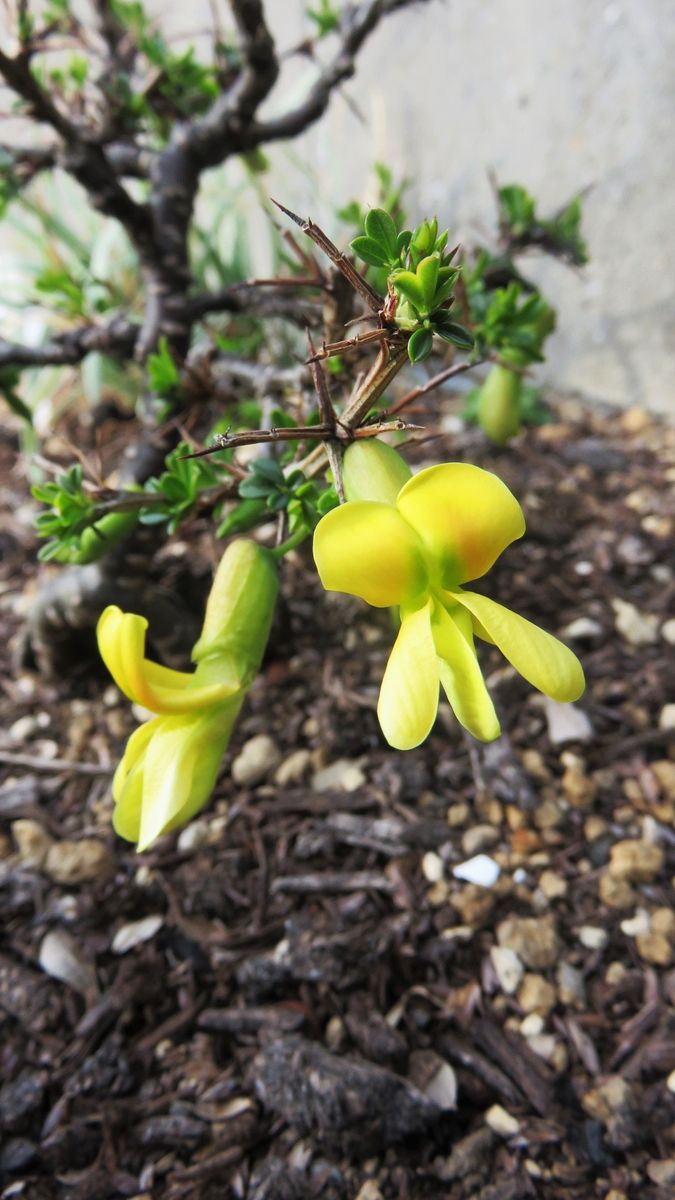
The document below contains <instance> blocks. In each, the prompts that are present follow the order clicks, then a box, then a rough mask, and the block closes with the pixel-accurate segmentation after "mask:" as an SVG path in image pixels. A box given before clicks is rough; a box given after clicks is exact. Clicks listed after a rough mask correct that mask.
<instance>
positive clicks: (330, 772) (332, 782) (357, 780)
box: [312, 758, 366, 792]
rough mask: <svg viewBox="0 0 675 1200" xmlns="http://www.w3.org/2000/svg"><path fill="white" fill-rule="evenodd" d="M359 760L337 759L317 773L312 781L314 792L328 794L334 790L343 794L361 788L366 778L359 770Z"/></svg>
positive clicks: (361, 760)
mask: <svg viewBox="0 0 675 1200" xmlns="http://www.w3.org/2000/svg"><path fill="white" fill-rule="evenodd" d="M362 762H363V759H361V758H353V759H352V758H337V759H336V760H335V762H332V763H329V764H328V766H327V767H324V768H323V770H321V771H317V773H316V775H315V776H314V778H313V779H312V787H313V788H314V791H315V792H330V791H332V790H333V789H334V788H335V789H337V790H339V789H342V791H343V792H356V791H357V790H358V789H359V788H360V787H363V785H364V783H365V782H366V777H365V774H364V772H363V770H362V769H361V763H362Z"/></svg>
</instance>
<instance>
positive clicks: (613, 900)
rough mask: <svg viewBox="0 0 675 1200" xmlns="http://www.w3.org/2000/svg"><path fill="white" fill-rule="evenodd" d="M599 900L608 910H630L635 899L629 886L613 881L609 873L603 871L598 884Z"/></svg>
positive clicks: (623, 882) (622, 882) (620, 881)
mask: <svg viewBox="0 0 675 1200" xmlns="http://www.w3.org/2000/svg"><path fill="white" fill-rule="evenodd" d="M598 893H599V898H601V900H602V902H603V904H605V905H607V906H608V908H632V907H633V905H634V902H635V899H637V896H635V892H634V889H633V888H632V887H631V884H629V883H626V882H625V880H615V878H613V876H611V875H610V874H609V871H603V874H602V875H601V878H599V884H598Z"/></svg>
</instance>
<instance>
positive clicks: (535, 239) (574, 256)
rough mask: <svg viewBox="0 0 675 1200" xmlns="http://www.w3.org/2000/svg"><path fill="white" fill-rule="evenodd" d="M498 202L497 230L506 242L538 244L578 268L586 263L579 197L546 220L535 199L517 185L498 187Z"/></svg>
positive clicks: (586, 250) (586, 256)
mask: <svg viewBox="0 0 675 1200" xmlns="http://www.w3.org/2000/svg"><path fill="white" fill-rule="evenodd" d="M497 202H498V205H499V226H500V231H501V233H502V236H503V237H504V238H505V239H506V240H507V241H508V242H509V243H513V244H515V245H517V244H518V243H520V244H522V245H527V244H531V245H540V246H542V248H544V249H547V250H549V251H550V252H551V253H553V254H559V255H561V256H562V257H563V258H567V259H568V260H569V261H570V262H572V263H575V264H576V265H577V266H583V264H584V263H587V262H588V247H587V245H586V243H585V241H584V239H583V237H582V236H581V196H574V197H573V199H572V200H570V202H569V203H568V204H566V205H565V206H564V208H562V209H561V210H560V212H558V213H556V214H555V216H553V217H548V218H545V217H540V216H539V215H538V213H537V205H536V201H535V199H534V197H533V196H531V195H530V193H529V192H528V191H527V189H526V188H524V187H521V185H520V184H507V185H506V186H504V187H501V188H499V189H498V191H497ZM514 248H515V246H514Z"/></svg>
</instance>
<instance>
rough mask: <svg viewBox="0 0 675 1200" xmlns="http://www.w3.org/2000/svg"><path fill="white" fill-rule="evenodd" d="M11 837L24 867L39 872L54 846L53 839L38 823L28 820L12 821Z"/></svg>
mask: <svg viewBox="0 0 675 1200" xmlns="http://www.w3.org/2000/svg"><path fill="white" fill-rule="evenodd" d="M11 828H12V837H13V838H14V841H15V842H16V848H17V850H18V852H19V858H20V860H21V862H22V863H23V865H24V867H33V868H34V869H36V870H39V869H40V867H43V866H44V864H45V859H46V857H47V854H48V852H49V850H50V847H51V846H53V845H54V839H53V837H52V836H51V834H50V833H49V832H48V831H47V830H46V829H45V827H44V825H42V824H41V823H40V821H31V820H29V819H27V818H26V819H25V820H20V821H12V827H11Z"/></svg>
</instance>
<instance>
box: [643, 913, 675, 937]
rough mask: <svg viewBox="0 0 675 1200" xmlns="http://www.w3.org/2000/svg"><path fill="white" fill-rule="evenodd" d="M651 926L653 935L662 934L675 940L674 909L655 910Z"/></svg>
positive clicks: (651, 917)
mask: <svg viewBox="0 0 675 1200" xmlns="http://www.w3.org/2000/svg"><path fill="white" fill-rule="evenodd" d="M649 924H650V928H651V930H652V932H653V933H662V934H663V935H664V937H667V938H670V939H671V940H672V939H674V938H675V912H673V910H672V908H666V907H665V906H664V907H663V908H655V909H654V911H653V913H652V914H651V916H650V918H649Z"/></svg>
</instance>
